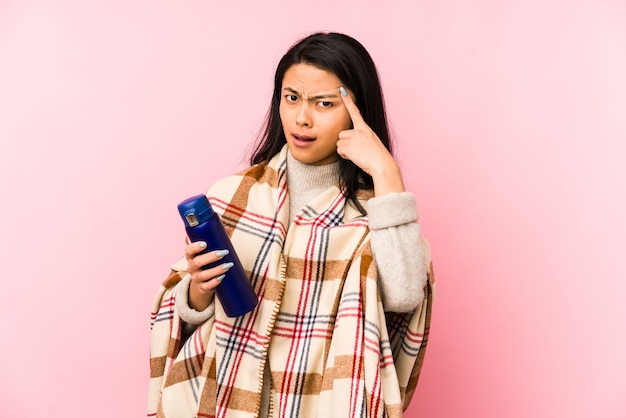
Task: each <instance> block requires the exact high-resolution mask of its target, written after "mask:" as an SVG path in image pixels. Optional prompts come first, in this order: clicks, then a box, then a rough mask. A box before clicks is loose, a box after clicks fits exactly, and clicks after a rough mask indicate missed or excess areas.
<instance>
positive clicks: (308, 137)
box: [291, 134, 315, 142]
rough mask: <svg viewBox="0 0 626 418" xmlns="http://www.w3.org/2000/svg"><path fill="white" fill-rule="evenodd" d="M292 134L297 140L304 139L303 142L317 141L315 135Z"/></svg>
mask: <svg viewBox="0 0 626 418" xmlns="http://www.w3.org/2000/svg"><path fill="white" fill-rule="evenodd" d="M291 136H292V137H293V138H294V139H295V140H296V141H302V142H313V141H315V137H313V136H307V135H298V134H291Z"/></svg>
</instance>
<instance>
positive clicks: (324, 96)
mask: <svg viewBox="0 0 626 418" xmlns="http://www.w3.org/2000/svg"><path fill="white" fill-rule="evenodd" d="M283 90H287V91H288V92H290V93H293V94H295V95H296V96H298V97H302V95H301V94H300V92H298V91H296V90H294V89H293V88H291V87H283ZM338 97H339V96H338V95H337V94H334V93H326V94H317V95H315V96H309V98H308V99H307V100H309V101H313V100H320V99H336V98H338Z"/></svg>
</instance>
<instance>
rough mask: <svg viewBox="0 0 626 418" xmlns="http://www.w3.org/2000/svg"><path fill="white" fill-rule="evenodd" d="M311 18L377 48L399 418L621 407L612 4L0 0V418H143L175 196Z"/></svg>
mask: <svg viewBox="0 0 626 418" xmlns="http://www.w3.org/2000/svg"><path fill="white" fill-rule="evenodd" d="M314 30H337V31H342V32H346V33H349V34H352V35H353V36H355V37H356V38H358V39H359V40H361V42H362V43H363V44H364V45H365V46H366V47H367V48H368V49H369V51H370V52H371V54H372V55H373V57H374V59H375V61H376V62H377V64H378V66H379V70H380V74H381V77H382V80H383V85H384V89H385V94H386V98H387V104H388V110H389V115H390V119H391V121H392V124H393V128H394V131H395V134H396V136H397V138H398V142H399V144H398V149H399V151H400V154H399V155H400V159H401V162H402V166H403V169H404V173H405V178H406V183H407V186H408V187H409V189H410V190H412V191H414V192H415V194H416V196H417V199H418V204H419V207H420V212H421V223H422V228H423V232H424V234H425V235H426V236H427V237H428V239H429V240H430V242H431V244H432V249H433V254H434V261H435V267H436V273H437V286H438V287H437V292H438V293H437V300H436V303H435V307H434V316H433V323H432V334H431V340H430V343H429V347H428V353H427V356H426V363H425V366H424V369H423V373H422V377H421V380H420V383H419V385H418V389H417V393H416V395H415V398H414V400H413V403H412V405H411V408H410V410H409V412H408V413H407V416H408V417H418V416H419V417H446V418H448V417H481V418H491V417H494V418H495V417H509V418H517V417H530V416H533V417H570V418H571V417H581V418H582V417H616V418H617V417H625V416H626V396H624V393H625V389H626V360H625V355H626V304H625V303H624V301H623V300H624V297H625V296H626V284H625V283H624V282H625V281H626V269H625V267H624V263H623V260H624V258H625V254H624V253H625V250H626V245H625V240H624V237H625V236H626V222H625V221H624V218H623V214H624V213H625V212H626V203H625V198H624V197H625V189H626V168H625V166H626V164H625V163H624V161H625V160H626V158H625V157H626V145H625V143H626V3H624V2H623V1H622V0H613V1H611V0H578V1H563V0H561V1H557V0H511V1H496V0H484V1H478V0H474V1H463V0H440V1H437V2H434V1H421V0H418V1H406V2H404V4H402V3H400V2H398V3H395V4H393V5H392V4H390V3H385V2H380V1H354V2H339V1H336V0H322V1H318V2H315V3H314V4H313V3H306V4H299V3H297V2H287V1H284V2H278V1H265V2H252V1H251V2H249V3H244V2H238V1H231V2H227V1H221V2H210V1H183V2H180V1H179V2H174V1H128V0H125V1H121V0H117V1H112V0H108V1H105V0H101V1H80V0H57V1H43V0H40V1H36V0H32V1H29V0H21V1H6V0H5V1H2V2H0V139H1V145H2V149H1V152H0V170H1V172H0V185H1V191H2V199H3V200H2V205H0V250H1V251H0V257H2V258H1V261H2V267H3V270H4V274H3V280H2V284H3V286H2V293H3V294H2V298H0V321H1V322H0V327H1V328H0V329H1V332H2V337H1V340H0V341H1V343H0V416H2V417H35V416H45V417H63V418H68V417H69V418H72V417H84V416H90V417H135V416H144V414H145V406H146V392H147V381H148V339H149V312H150V305H151V301H152V297H153V295H154V293H155V292H156V289H157V287H158V284H159V283H160V281H161V280H162V279H163V278H164V277H165V275H166V273H167V270H168V266H169V264H170V263H171V262H172V261H174V260H175V259H177V258H178V257H179V256H180V255H181V253H182V250H183V241H184V233H183V230H182V223H181V222H180V220H179V219H178V216H177V213H176V210H175V206H176V204H177V203H178V202H179V201H180V200H182V199H184V198H186V197H188V196H189V195H191V194H196V193H201V192H204V191H205V190H206V189H207V187H208V186H209V185H210V184H211V183H212V182H213V181H214V180H215V179H217V178H218V177H221V176H223V175H225V174H228V173H231V172H232V171H234V170H237V169H239V168H240V167H242V165H243V161H244V158H243V156H244V153H245V151H246V149H247V146H248V144H249V143H250V140H251V138H252V137H253V136H254V134H255V133H256V131H257V129H258V128H259V126H260V123H261V121H262V119H263V116H264V114H265V111H266V107H267V104H268V103H269V94H270V91H271V86H272V75H273V71H274V67H275V65H276V63H277V60H278V59H279V58H280V56H281V55H282V54H283V53H284V52H285V51H286V49H287V47H288V46H289V45H290V44H291V43H292V42H293V41H295V40H296V39H298V38H300V37H301V36H303V35H305V34H306V33H308V32H311V31H314Z"/></svg>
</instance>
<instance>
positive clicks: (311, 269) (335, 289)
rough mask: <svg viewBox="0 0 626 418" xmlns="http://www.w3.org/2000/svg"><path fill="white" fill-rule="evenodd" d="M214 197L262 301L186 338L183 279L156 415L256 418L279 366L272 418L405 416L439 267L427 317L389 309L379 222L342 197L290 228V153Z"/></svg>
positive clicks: (155, 313) (159, 301) (157, 321)
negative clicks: (377, 238) (377, 256)
mask: <svg viewBox="0 0 626 418" xmlns="http://www.w3.org/2000/svg"><path fill="white" fill-rule="evenodd" d="M208 196H209V198H210V201H211V204H212V205H213V207H214V209H215V210H216V212H218V213H219V214H220V216H221V219H222V221H223V223H224V225H225V226H226V229H227V231H228V233H229V235H230V237H231V240H232V242H233V245H234V247H235V248H236V249H237V253H238V255H239V256H240V258H241V261H242V264H243V265H244V267H245V269H246V271H247V273H248V275H249V277H250V281H251V282H252V285H253V287H254V289H255V292H256V294H257V295H258V297H259V304H258V306H257V307H256V308H255V309H254V310H253V311H252V312H250V313H248V314H246V315H244V316H242V317H238V318H229V317H227V316H226V315H225V313H224V311H223V309H222V308H221V306H220V304H219V301H218V300H215V315H214V316H213V317H212V318H210V319H209V320H208V321H206V322H205V323H203V324H202V325H200V326H199V327H198V328H197V329H196V330H195V332H194V333H193V334H192V335H191V336H190V337H189V338H188V339H187V340H186V341H181V338H180V336H181V321H180V318H179V316H178V314H177V312H176V308H175V303H174V302H175V299H176V292H177V289H178V288H177V286H176V283H178V282H179V281H180V279H181V277H182V276H184V275H185V272H184V271H172V272H171V274H170V276H169V277H168V279H167V280H166V281H165V282H164V283H163V285H162V286H161V288H160V290H159V292H158V295H157V297H156V298H155V302H154V305H153V310H152V334H151V350H150V355H151V356H150V357H151V358H150V367H151V378H150V389H149V411H148V416H149V417H167V418H173V417H185V418H190V417H226V416H229V417H256V416H257V414H258V411H259V407H260V405H261V392H262V387H263V378H264V369H265V365H266V362H269V369H270V370H271V380H272V385H271V386H272V390H271V401H270V416H276V417H342V418H345V417H401V416H402V415H403V411H404V409H406V407H407V406H408V404H409V402H410V400H411V397H412V395H413V392H414V390H415V386H416V384H417V380H418V376H419V373H420V369H421V366H422V361H423V358H424V351H425V346H426V341H427V337H428V330H429V324H430V313H431V306H432V297H433V292H432V290H433V286H434V278H433V275H432V268H431V269H430V273H429V280H428V284H427V285H426V289H425V290H426V291H425V294H426V296H425V299H424V302H423V303H422V304H421V305H420V306H419V307H418V309H417V310H416V311H415V312H411V313H405V314H400V313H392V312H384V310H383V306H382V303H381V301H380V296H379V292H378V287H377V277H376V266H375V263H374V260H373V257H372V251H371V247H370V240H369V230H368V222H367V217H364V216H362V215H361V214H360V213H359V212H358V211H357V210H356V209H355V208H354V207H353V206H352V205H350V204H349V203H347V201H346V199H345V197H344V196H343V194H342V193H341V190H339V189H338V188H336V187H333V188H330V189H328V190H327V191H325V192H324V193H322V194H320V195H319V196H317V197H316V198H315V199H314V200H313V201H311V202H309V204H308V205H307V206H306V207H305V208H304V209H303V210H302V211H300V213H298V214H297V216H296V217H295V220H294V221H293V223H292V224H291V225H289V230H287V225H288V222H289V213H288V211H289V201H288V199H289V195H288V193H287V186H286V148H284V149H283V151H282V152H281V153H279V154H278V155H276V156H275V157H274V158H272V160H271V161H269V162H268V163H264V164H260V165H256V166H253V167H251V168H249V169H247V170H245V171H244V172H242V173H240V174H239V175H234V176H230V177H227V178H225V179H223V180H220V181H219V182H217V183H216V184H215V185H214V186H213V187H212V188H211V189H210V190H209V192H208ZM370 196H371V195H370ZM362 198H363V199H364V200H366V199H367V198H368V196H367V195H363V196H362ZM226 280H228V279H226Z"/></svg>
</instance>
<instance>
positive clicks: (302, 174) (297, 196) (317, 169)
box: [287, 152, 339, 220]
mask: <svg viewBox="0 0 626 418" xmlns="http://www.w3.org/2000/svg"><path fill="white" fill-rule="evenodd" d="M338 183H339V161H336V162H334V163H330V164H325V165H311V164H305V163H301V162H300V161H298V160H296V159H295V158H293V156H292V155H291V153H290V152H287V187H288V188H289V219H290V220H293V218H294V217H295V216H296V214H297V213H298V212H299V211H300V209H302V207H304V205H306V204H307V203H308V202H309V201H310V200H311V199H313V198H314V197H315V196H317V195H318V194H320V193H321V192H323V191H324V190H327V189H328V188H330V187H332V186H334V185H337V184H338Z"/></svg>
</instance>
